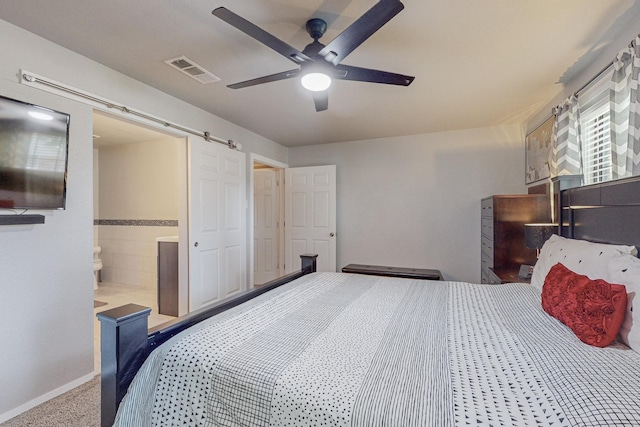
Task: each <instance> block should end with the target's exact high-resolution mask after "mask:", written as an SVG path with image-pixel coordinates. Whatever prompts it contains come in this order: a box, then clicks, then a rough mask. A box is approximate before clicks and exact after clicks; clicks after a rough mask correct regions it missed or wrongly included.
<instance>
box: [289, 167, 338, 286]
mask: <svg viewBox="0 0 640 427" xmlns="http://www.w3.org/2000/svg"><path fill="white" fill-rule="evenodd" d="M284 233H285V274H287V273H291V272H293V271H296V270H299V269H300V255H301V254H303V253H314V254H318V260H317V262H318V264H317V267H318V271H336V235H335V233H336V167H335V165H330V166H313V167H304V168H289V169H285V231H284Z"/></svg>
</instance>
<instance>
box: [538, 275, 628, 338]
mask: <svg viewBox="0 0 640 427" xmlns="http://www.w3.org/2000/svg"><path fill="white" fill-rule="evenodd" d="M626 307H627V291H626V289H625V287H624V286H623V285H612V284H610V283H607V282H605V281H604V280H602V279H597V280H591V279H589V278H588V277H587V276H583V275H581V274H577V273H574V272H573V271H571V270H569V269H568V268H567V267H565V266H564V265H562V264H561V263H558V264H556V265H554V266H553V267H551V270H549V273H548V274H547V277H546V278H545V279H544V285H543V287H542V308H543V309H544V311H546V312H547V313H549V314H550V315H551V316H553V317H555V318H556V319H558V320H559V321H561V322H562V323H564V324H565V325H567V326H568V327H569V328H570V329H571V330H572V331H573V333H575V334H576V336H577V337H578V338H579V339H580V341H582V342H584V343H587V344H589V345H593V346H596V347H606V346H608V345H609V344H611V343H612V342H613V340H615V338H616V336H617V335H618V331H619V330H620V326H621V325H622V321H623V320H624V316H625V310H626Z"/></svg>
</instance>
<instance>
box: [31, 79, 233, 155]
mask: <svg viewBox="0 0 640 427" xmlns="http://www.w3.org/2000/svg"><path fill="white" fill-rule="evenodd" d="M21 75H22V78H23V79H24V80H26V81H27V82H29V83H40V84H43V85H45V86H49V87H52V88H54V89H58V90H61V91H63V92H67V93H70V94H72V95H75V96H78V97H80V98H84V99H87V100H89V101H92V102H95V103H97V104H101V105H104V106H105V107H107V108H110V109H116V110H119V111H121V112H123V113H126V114H131V115H133V116H136V117H140V118H143V119H145V120H149V121H152V122H154V123H159V124H161V125H163V126H164V127H170V128H173V129H177V130H179V131H182V132H186V133H190V134H192V135H195V136H199V137H201V138H203V139H204V140H205V141H208V142H217V143H220V144H224V145H226V146H227V147H229V148H230V149H232V150H238V151H240V150H241V149H242V145H241V144H240V143H237V142H234V141H232V140H230V139H228V140H226V139H222V138H218V137H215V136H211V134H210V133H209V132H208V131H205V132H199V131H194V130H191V129H187V128H185V127H182V126H180V125H176V124H174V123H170V122H167V121H165V120H160V119H158V118H155V117H153V116H149V115H147V114H144V113H141V112H139V111H135V110H132V109H130V108H128V107H126V106H124V105H116V104H114V103H113V102H110V101H107V100H104V99H101V98H98V97H95V96H92V95H89V94H86V93H83V92H80V91H78V90H74V89H71V88H68V87H66V86H63V85H60V84H57V83H53V82H50V81H48V80H44V79H42V78H40V77H36V76H33V75H31V74H27V73H21Z"/></svg>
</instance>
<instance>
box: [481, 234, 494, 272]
mask: <svg viewBox="0 0 640 427" xmlns="http://www.w3.org/2000/svg"><path fill="white" fill-rule="evenodd" d="M480 245H481V252H480V253H481V255H482V259H487V261H489V262H490V263H491V265H490V266H489V267H493V241H492V240H489V239H487V238H485V237H484V236H482V239H480Z"/></svg>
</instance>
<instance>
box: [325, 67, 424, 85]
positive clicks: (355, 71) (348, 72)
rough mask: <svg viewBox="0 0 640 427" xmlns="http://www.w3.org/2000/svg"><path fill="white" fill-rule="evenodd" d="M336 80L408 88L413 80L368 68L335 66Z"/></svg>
mask: <svg viewBox="0 0 640 427" xmlns="http://www.w3.org/2000/svg"><path fill="white" fill-rule="evenodd" d="M336 71H339V72H338V73H335V74H334V77H335V78H336V79H340V80H354V81H358V82H371V83H385V84H389V85H399V86H409V85H410V84H411V82H413V80H414V79H415V77H413V76H405V75H403V74H396V73H390V72H388V71H379V70H372V69H370V68H360V67H352V66H350V65H342V64H340V65H338V66H336Z"/></svg>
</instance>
